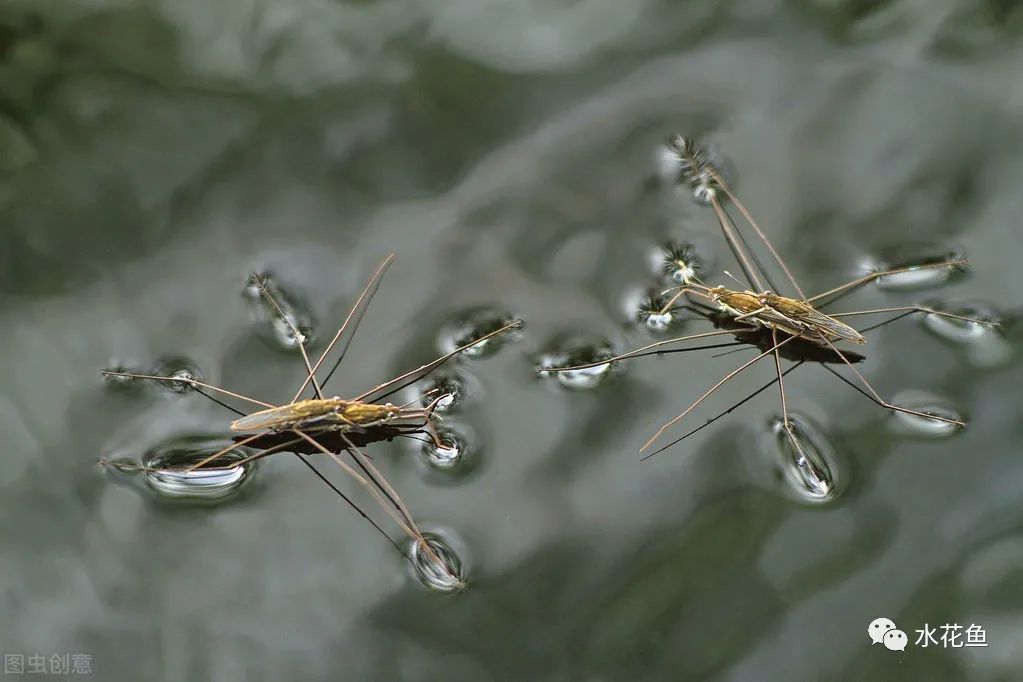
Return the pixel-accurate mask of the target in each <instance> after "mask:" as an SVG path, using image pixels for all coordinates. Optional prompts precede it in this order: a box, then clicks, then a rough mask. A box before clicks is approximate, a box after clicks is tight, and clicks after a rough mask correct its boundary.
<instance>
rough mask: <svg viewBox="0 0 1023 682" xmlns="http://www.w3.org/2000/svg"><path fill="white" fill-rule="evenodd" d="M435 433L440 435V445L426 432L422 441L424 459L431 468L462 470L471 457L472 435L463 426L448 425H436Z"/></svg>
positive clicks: (451, 470)
mask: <svg viewBox="0 0 1023 682" xmlns="http://www.w3.org/2000/svg"><path fill="white" fill-rule="evenodd" d="M437 435H438V436H440V443H441V444H440V446H438V445H437V444H436V443H435V442H434V441H433V438H432V437H430V436H429V434H427V435H426V436H425V442H424V443H422V453H423V458H424V461H425V462H426V463H427V464H428V465H429V466H430V468H431V469H437V470H439V471H444V472H448V473H451V472H454V471H455V470H464V469H466V467H467V465H468V464H469V463H470V460H471V459H472V457H473V454H474V453H473V449H474V448H473V446H472V444H471V442H472V440H473V439H472V437H471V436H470V435H469V434H468V433H467V432H466V431H465V429H464V427H459V428H454V427H452V426H449V425H441V426H438V427H437Z"/></svg>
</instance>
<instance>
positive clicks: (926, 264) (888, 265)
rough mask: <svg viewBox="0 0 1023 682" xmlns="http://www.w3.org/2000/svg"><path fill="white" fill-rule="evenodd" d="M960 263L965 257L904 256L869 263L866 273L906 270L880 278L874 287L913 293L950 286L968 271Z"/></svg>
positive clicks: (944, 255)
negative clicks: (945, 285) (962, 273)
mask: <svg viewBox="0 0 1023 682" xmlns="http://www.w3.org/2000/svg"><path fill="white" fill-rule="evenodd" d="M917 250H918V251H919V250H921V249H917ZM961 259H962V256H961V255H959V254H957V253H944V254H938V255H935V254H931V255H922V256H915V257H914V256H909V257H906V256H905V255H903V256H902V257H899V256H894V257H890V258H880V259H878V260H876V261H875V262H872V263H866V264H865V265H866V268H865V269H866V270H867V272H868V273H869V272H882V271H885V270H897V269H901V268H907V269H906V271H905V272H898V273H895V274H892V275H884V276H883V277H878V278H877V279H876V280H875V283H876V285H877V287H878V288H879V289H885V290H889V291H911V290H915V289H927V288H931V287H936V286H939V285H941V284H944V283H946V282H948V281H949V280H951V279H952V278H953V277H954V276H955V275H956V274H958V273H960V272H962V271H963V269H964V268H965V264H962V263H959V262H958V261H959V260H961Z"/></svg>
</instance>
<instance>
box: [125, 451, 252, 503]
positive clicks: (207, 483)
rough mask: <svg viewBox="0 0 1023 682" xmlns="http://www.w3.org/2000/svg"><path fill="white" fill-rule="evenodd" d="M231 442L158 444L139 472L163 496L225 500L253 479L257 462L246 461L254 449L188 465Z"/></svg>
mask: <svg viewBox="0 0 1023 682" xmlns="http://www.w3.org/2000/svg"><path fill="white" fill-rule="evenodd" d="M229 444H230V441H223V440H204V441H199V440H185V441H177V442H175V443H171V444H167V445H162V446H158V447H156V448H154V449H153V450H151V451H150V452H148V453H146V455H145V456H144V457H143V458H142V463H141V465H140V466H139V473H140V474H141V475H142V479H143V481H145V483H146V485H148V486H149V488H150V489H152V490H153V491H155V492H156V493H158V494H159V495H160V496H161V497H165V498H171V499H193V500H210V501H212V500H222V499H224V498H226V497H228V496H229V495H231V494H232V493H234V492H235V491H237V490H238V489H239V488H240V487H241V486H242V485H243V484H244V483H245V482H246V481H247V480H248V479H249V478H250V476H251V474H252V472H253V471H254V469H255V463H254V462H245V463H242V460H243V459H244V458H245V457H247V456H248V455H249V454H251V452H250V451H248V450H246V449H244V448H238V449H235V450H233V451H231V452H230V453H228V454H226V455H222V456H221V457H220V458H219V459H218V460H217V461H216V462H212V463H210V464H209V465H206V466H204V467H203V468H201V469H196V470H194V471H188V468H189V467H190V466H192V465H195V464H198V463H199V462H201V461H203V460H204V459H205V458H207V457H209V456H210V455H212V454H213V453H215V452H217V451H218V450H220V449H222V448H224V447H226V446H227V445H229Z"/></svg>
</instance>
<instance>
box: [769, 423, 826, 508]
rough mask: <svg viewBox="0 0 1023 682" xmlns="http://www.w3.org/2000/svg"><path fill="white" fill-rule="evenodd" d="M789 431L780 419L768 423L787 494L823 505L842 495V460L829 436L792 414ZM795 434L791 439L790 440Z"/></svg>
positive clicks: (776, 461) (770, 441) (772, 448)
mask: <svg viewBox="0 0 1023 682" xmlns="http://www.w3.org/2000/svg"><path fill="white" fill-rule="evenodd" d="M789 424H790V429H789V431H788V432H787V431H786V429H785V428H784V423H783V422H782V419H781V418H780V417H775V418H774V419H772V420H771V421H770V422H769V423H768V429H767V433H768V436H769V438H768V439H767V442H768V445H769V450H770V451H771V452H772V453H773V455H774V457H775V463H776V464H777V467H778V471H779V473H780V474H781V479H782V481H784V483H785V490H786V492H787V493H788V494H789V495H790V496H792V497H794V498H795V499H797V500H799V501H801V502H808V503H813V504H822V503H824V502H828V501H830V500H833V499H834V498H835V497H836V496H837V494H838V480H837V476H836V472H837V462H838V457H837V455H836V452H835V448H834V446H833V445H832V443H831V441H830V440H829V439H828V437H827V435H826V434H825V433H824V431H823V430H821V428H820V427H818V426H817V424H816V423H814V421H813V420H812V419H810V418H809V417H808V416H806V415H805V414H802V413H799V412H791V411H790V412H789ZM790 435H791V437H790Z"/></svg>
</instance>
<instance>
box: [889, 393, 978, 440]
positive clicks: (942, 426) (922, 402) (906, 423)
mask: <svg viewBox="0 0 1023 682" xmlns="http://www.w3.org/2000/svg"><path fill="white" fill-rule="evenodd" d="M891 403H892V404H894V405H897V406H899V407H905V408H908V409H910V410H915V411H916V412H923V413H926V414H932V415H935V416H937V417H942V418H944V419H932V418H930V417H925V416H922V415H916V414H907V413H906V412H898V411H895V410H893V411H892V419H893V423H894V424H895V430H896V431H898V432H902V433H911V434H914V435H919V436H925V437H927V438H945V437H947V436H951V435H952V434H954V433H956V432H958V431H961V430H962V429H963V427H962V426H960V425H959V424H954V423H951V422H949V421H945V420H947V419H955V420H957V421H961V422H965V421H966V420H965V418H964V417H963V416H962V414H960V413H959V411H958V410H956V409H955V408H954V407H952V405H950V404H949V402H948V401H947V400H944V399H943V398H939V397H938V396H935V395H933V394H931V393H927V392H925V391H918V390H912V389H910V390H905V391H901V392H899V393H897V394H896V395H895V396H894V397H893V398H892V400H891Z"/></svg>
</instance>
